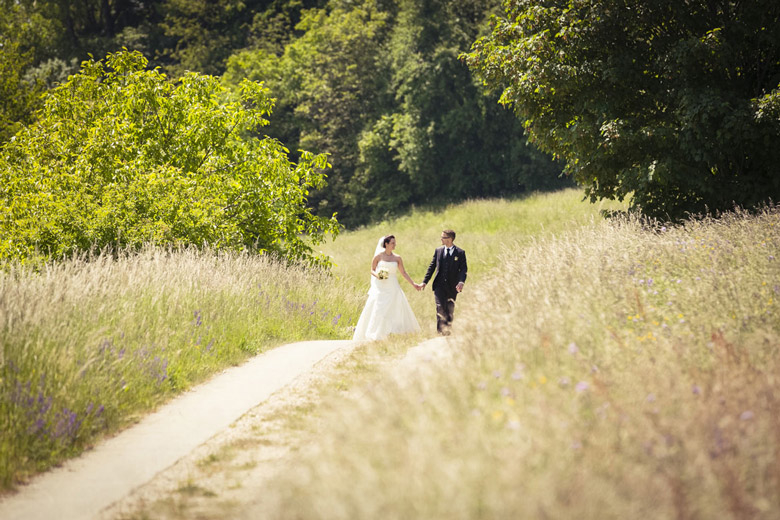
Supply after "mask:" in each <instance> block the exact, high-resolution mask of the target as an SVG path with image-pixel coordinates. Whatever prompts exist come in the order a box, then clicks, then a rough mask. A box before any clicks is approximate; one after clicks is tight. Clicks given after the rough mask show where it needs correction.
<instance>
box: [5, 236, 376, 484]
mask: <svg viewBox="0 0 780 520" xmlns="http://www.w3.org/2000/svg"><path fill="white" fill-rule="evenodd" d="M360 305H361V295H360V294H359V293H358V292H356V291H353V290H351V288H349V287H347V286H344V284H343V283H341V282H339V281H338V280H337V279H335V278H334V277H331V276H328V275H326V274H324V273H322V272H317V271H313V270H304V269H301V268H291V267H285V266H282V265H279V264H276V263H273V262H271V261H269V260H267V259H265V258H263V257H257V256H249V255H238V254H216V253H213V252H209V251H205V252H196V251H177V252H170V251H164V250H156V249H149V250H147V251H144V252H143V253H141V254H138V255H135V254H134V255H124V256H121V257H120V258H118V259H115V258H112V257H111V256H110V255H100V256H96V257H91V258H82V259H73V260H70V261H65V262H61V263H56V264H54V263H52V264H49V265H47V266H45V268H43V269H42V270H41V271H40V272H35V271H32V270H30V269H27V268H23V267H18V266H16V267H14V266H7V269H5V270H0V344H1V345H2V350H1V351H0V431H2V437H0V482H2V485H3V487H7V486H11V485H13V484H14V483H15V482H18V481H20V480H24V479H25V477H26V476H27V475H29V474H31V473H34V472H36V471H40V470H43V469H46V468H47V467H49V466H51V465H52V464H55V463H57V462H58V461H60V460H62V459H63V458H65V457H68V456H71V455H73V454H75V453H78V452H79V451H81V450H82V449H83V448H84V447H85V446H86V445H88V444H89V443H90V442H93V441H94V439H95V438H96V437H98V436H99V435H101V434H103V433H105V432H110V431H113V430H116V429H117V428H119V427H121V426H122V425H124V424H127V423H128V421H132V420H133V417H134V416H135V415H136V414H141V413H144V412H146V411H148V410H149V409H151V408H153V407H154V406H156V405H157V404H159V403H161V402H162V401H163V400H165V399H166V398H167V397H169V396H171V395H173V394H175V393H177V392H179V391H181V390H182V389H185V388H188V387H190V386H191V385H193V384H195V383H197V382H200V381H203V380H204V379H205V378H207V377H208V376H209V375H211V374H213V373H214V372H216V371H218V370H219V369H221V368H224V367H225V366H229V365H233V364H237V363H240V362H241V361H243V360H244V359H246V358H247V357H249V356H252V355H255V354H257V353H259V352H261V351H263V350H266V349H268V348H270V347H273V346H276V345H278V344H281V343H287V342H292V341H298V340H306V339H327V338H333V339H343V338H349V337H350V336H351V334H352V328H354V324H355V322H356V321H357V313H358V312H359V309H360Z"/></svg>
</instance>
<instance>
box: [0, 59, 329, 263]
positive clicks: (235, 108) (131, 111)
mask: <svg viewBox="0 0 780 520" xmlns="http://www.w3.org/2000/svg"><path fill="white" fill-rule="evenodd" d="M146 66H147V60H146V59H145V58H144V57H143V56H142V55H141V54H140V53H138V52H118V53H114V54H110V55H109V56H108V57H107V59H106V62H105V64H104V63H102V62H99V61H94V60H89V61H86V62H84V63H83V64H82V67H83V68H82V70H81V72H80V73H79V74H78V75H75V76H73V77H71V78H70V80H69V81H68V82H67V83H65V84H63V85H61V86H59V87H57V88H55V89H54V90H53V91H51V93H50V95H48V96H47V98H46V100H45V106H44V109H43V112H42V114H41V117H40V119H39V121H37V122H36V123H35V124H33V125H30V126H29V127H26V128H24V129H23V130H21V131H20V132H19V133H18V134H17V136H16V139H14V140H13V141H10V142H9V143H7V144H6V145H5V146H4V147H3V148H2V154H1V155H0V258H22V259H23V258H26V257H29V256H31V255H35V254H44V255H48V256H52V257H60V256H62V255H68V254H71V253H73V252H76V251H83V250H86V249H89V248H92V247H103V246H117V247H128V246H129V247H137V246H140V245H141V244H143V243H146V242H155V243H158V244H172V245H187V244H195V245H203V244H209V245H210V246H212V247H215V248H224V249H244V248H246V249H251V250H256V251H259V252H265V253H268V254H274V255H278V256H280V257H283V258H286V259H288V260H291V261H304V262H308V263H312V264H323V265H324V264H326V263H327V260H326V259H324V258H321V257H319V256H317V255H315V254H314V253H313V249H312V245H314V244H317V243H320V242H321V241H322V240H324V238H325V236H326V234H327V233H333V234H336V233H338V230H339V225H338V223H337V222H336V220H335V216H334V217H332V218H322V217H317V216H314V215H313V214H312V213H311V211H310V210H309V208H308V207H307V198H308V192H309V190H312V189H316V188H321V187H322V185H323V184H324V182H325V175H324V174H323V173H322V172H323V170H324V169H325V168H326V167H327V166H328V164H327V160H326V157H325V156H323V155H317V156H315V155H312V154H310V153H307V152H302V155H301V159H300V161H299V162H298V163H297V164H293V163H291V162H290V161H289V159H288V155H287V154H288V151H287V149H286V148H285V147H284V146H283V145H282V144H281V143H280V142H278V141H276V140H274V139H271V138H265V139H258V138H257V137H255V135H256V132H257V128H258V127H261V126H263V125H265V124H266V123H267V121H266V119H265V117H266V116H267V115H268V114H270V111H271V108H272V104H273V102H272V100H271V99H270V98H269V97H268V93H267V91H266V90H265V89H264V88H263V87H262V85H261V84H258V83H254V82H250V81H244V82H242V84H241V85H240V89H239V97H238V99H233V98H231V97H230V96H229V95H228V92H226V91H225V89H224V88H223V87H221V86H220V83H219V80H218V79H217V78H214V77H212V76H203V75H199V74H196V73H190V74H186V75H185V76H183V77H182V78H181V79H180V80H178V81H177V82H176V83H173V82H170V81H168V80H167V78H166V77H165V76H164V75H163V74H161V73H160V72H159V71H158V70H147V69H146Z"/></svg>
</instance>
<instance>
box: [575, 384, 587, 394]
mask: <svg viewBox="0 0 780 520" xmlns="http://www.w3.org/2000/svg"><path fill="white" fill-rule="evenodd" d="M588 388H590V385H589V384H588V382H587V381H580V382H579V383H577V384H576V385H575V386H574V390H576V391H577V393H578V394H581V393H582V392H584V391H586V390H587V389H588Z"/></svg>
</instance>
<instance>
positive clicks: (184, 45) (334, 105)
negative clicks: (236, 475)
mask: <svg viewBox="0 0 780 520" xmlns="http://www.w3.org/2000/svg"><path fill="white" fill-rule="evenodd" d="M3 2H4V3H3ZM0 3H3V4H2V5H3V7H5V8H7V9H9V10H11V11H13V12H14V13H15V15H14V16H15V20H16V21H15V22H14V23H13V24H10V25H8V27H9V29H8V30H5V32H4V29H3V28H2V27H0V35H2V34H5V33H7V34H8V35H9V36H8V37H9V38H10V39H11V40H12V41H15V42H19V45H20V52H25V53H27V54H26V56H29V59H27V61H24V62H20V61H19V60H17V62H16V63H17V64H18V66H17V69H16V73H15V74H14V85H16V87H13V88H9V89H7V90H8V92H7V94H6V93H2V92H0V97H2V98H3V99H4V100H8V101H9V102H10V101H12V102H14V103H17V102H16V99H21V98H20V97H18V96H14V93H18V92H21V89H22V88H27V89H28V90H29V89H32V88H33V87H34V86H35V85H38V86H46V87H48V88H51V87H52V86H54V85H56V84H57V83H58V82H63V81H65V79H66V78H67V76H68V74H72V73H74V72H76V71H77V70H78V62H79V60H82V59H84V58H85V57H86V53H87V52H90V53H92V54H93V55H95V56H104V55H106V53H108V52H115V51H117V50H119V49H120V48H121V47H122V46H124V47H127V48H128V49H133V50H139V51H141V52H143V53H144V54H145V55H146V56H148V57H149V59H150V61H151V63H152V65H153V66H159V67H160V68H161V70H162V71H164V72H165V73H166V74H167V76H168V77H169V78H177V77H180V76H183V75H185V74H186V73H187V71H197V72H199V73H203V74H212V75H220V74H223V73H224V78H225V84H226V85H227V86H229V87H230V88H231V89H234V90H238V86H239V85H240V84H241V81H242V80H243V79H244V78H247V77H248V78H250V79H253V80H255V81H263V82H264V83H265V85H266V87H267V88H269V89H270V94H271V95H272V96H273V97H274V98H276V100H277V104H276V108H275V110H274V120H273V121H272V124H270V125H269V126H267V127H265V128H264V132H265V133H267V134H268V135H270V136H272V137H274V138H276V139H278V140H280V141H281V142H284V143H286V144H287V145H288V146H289V148H290V149H291V150H293V154H296V155H295V156H296V157H297V153H298V152H297V149H298V148H303V149H306V150H312V151H315V152H318V153H328V154H329V160H330V162H331V163H332V164H333V168H332V169H331V170H330V172H329V175H328V184H327V185H326V186H323V187H322V188H321V189H316V190H312V192H311V193H310V197H309V201H310V204H311V205H312V210H313V212H314V213H315V214H317V215H323V216H329V215H331V214H332V213H333V212H338V214H339V220H340V221H341V222H342V223H345V224H347V225H349V226H356V225H360V224H363V223H366V222H369V221H371V220H375V219H378V218H384V217H385V216H386V215H388V214H392V213H395V212H397V211H399V210H402V209H404V208H407V207H409V206H410V205H414V204H430V203H436V202H451V201H453V200H460V199H465V198H474V197H483V196H505V195H510V196H511V195H513V194H518V193H524V192H528V191H531V190H537V189H550V188H554V187H557V186H562V185H566V184H568V182H567V180H565V179H561V178H559V174H560V170H561V166H560V165H558V164H556V163H554V162H552V161H551V160H550V158H549V157H548V156H546V155H544V154H542V153H540V152H538V151H536V150H535V149H533V148H531V147H528V146H527V143H526V139H525V137H524V136H523V128H522V124H521V122H520V121H518V120H517V119H516V117H515V116H514V114H513V113H512V112H511V111H510V110H507V109H505V108H503V107H501V106H499V105H498V104H497V100H498V91H494V92H491V91H488V90H486V89H484V88H483V87H481V86H480V85H479V83H478V82H477V81H475V80H474V79H473V78H472V75H471V73H470V72H469V70H468V67H466V66H465V64H463V63H462V62H461V61H460V60H459V59H458V55H459V54H460V53H462V52H464V51H466V50H468V48H469V46H470V45H471V43H472V42H473V41H474V40H475V39H476V38H477V36H478V35H479V34H480V33H481V32H483V31H484V30H485V29H486V28H487V23H486V20H487V16H488V14H489V13H490V12H491V11H493V10H495V9H496V8H497V7H498V3H499V0H467V1H465V0H462V1H458V2H455V1H453V0H402V1H390V0H358V1H346V0H244V1H238V0H215V1H213V2H204V1H195V2H190V1H183V0H153V1H148V2H147V1H144V2H127V1H124V0H84V1H83V2H80V3H78V4H75V3H68V2H60V1H59V0H39V1H36V2H33V1H29V0H21V1H19V2H17V1H15V0H13V1H12V0H0ZM22 26H25V27H28V29H29V30H27V31H26V32H24V33H22V32H20V31H17V30H12V29H10V27H22ZM36 35H45V37H38V36H36ZM4 52H5V51H4V50H0V54H3V53H4ZM17 87H18V88H17ZM17 104H18V103H17ZM25 106H28V105H25ZM33 109H34V107H30V108H29V109H26V108H22V109H21V111H20V110H16V111H15V112H14V114H13V115H10V116H9V119H12V120H14V121H18V122H19V124H18V125H15V126H14V128H12V129H9V130H8V131H7V132H6V135H5V137H6V139H7V138H8V137H10V135H12V134H13V133H15V132H16V131H18V128H19V125H21V124H25V123H27V124H29V122H30V120H31V119H32V111H33ZM23 116H24V117H23ZM3 140H4V138H3V136H2V135H0V143H2V142H3Z"/></svg>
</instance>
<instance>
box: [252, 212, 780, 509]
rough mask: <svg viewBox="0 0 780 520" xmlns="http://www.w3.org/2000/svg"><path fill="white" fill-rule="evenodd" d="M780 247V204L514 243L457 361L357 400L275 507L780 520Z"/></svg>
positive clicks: (462, 318)
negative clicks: (755, 211)
mask: <svg viewBox="0 0 780 520" xmlns="http://www.w3.org/2000/svg"><path fill="white" fill-rule="evenodd" d="M399 234H400V233H399ZM778 262H780V211H778V209H768V210H766V211H764V212H763V213H761V214H759V215H757V216H750V215H745V214H740V213H737V214H732V215H727V216H724V217H723V218H721V219H719V220H711V219H707V220H701V221H691V222H688V223H686V224H685V225H682V226H679V227H674V228H669V229H667V228H648V227H644V226H643V225H641V224H640V223H639V222H636V221H632V220H623V221H612V222H594V223H592V224H589V225H586V226H583V227H580V228H579V229H572V230H571V231H566V232H561V233H557V234H556V235H555V236H547V237H541V238H538V239H534V240H531V241H523V242H520V243H518V244H517V245H516V246H515V247H510V248H507V249H506V250H505V251H504V252H503V254H502V255H501V259H500V264H499V265H498V267H497V269H496V270H495V271H494V273H493V274H492V276H487V275H486V276H485V278H484V280H483V281H482V283H481V284H480V287H478V288H477V289H475V292H474V294H472V295H471V297H470V298H464V299H463V302H462V303H460V301H459V305H460V308H459V310H458V313H459V315H458V317H457V318H456V322H455V327H456V328H455V332H454V335H453V336H452V337H451V339H452V343H450V344H449V348H451V349H452V360H451V362H449V363H445V364H443V365H442V366H441V367H439V368H436V369H432V370H430V371H429V372H428V373H427V376H426V377H424V378H419V379H417V380H412V381H411V382H408V381H406V382H403V383H402V382H398V381H396V380H395V379H393V378H387V379H385V380H384V381H382V382H380V383H379V384H374V385H372V386H371V388H370V389H365V390H364V391H361V392H360V393H359V395H357V396H355V397H354V398H347V399H343V400H337V401H336V402H335V404H333V405H332V406H331V407H330V409H329V410H328V411H327V412H326V413H325V414H324V417H323V418H322V419H321V421H319V422H318V423H317V424H318V433H317V442H316V443H315V444H314V445H313V446H312V447H311V448H310V449H307V450H305V452H304V453H302V454H301V455H300V459H299V461H298V462H299V463H298V464H296V465H292V464H291V465H290V466H291V467H294V468H295V470H291V471H290V472H289V473H286V474H285V475H283V476H282V478H280V479H279V480H277V481H275V482H274V483H273V485H272V486H271V487H270V488H266V489H263V496H264V498H266V497H276V498H275V499H268V498H266V500H264V502H265V503H267V504H269V509H270V510H269V511H267V512H266V513H267V514H266V517H267V518H284V519H290V518H296V519H297V518H301V519H302V518H306V519H314V518H328V519H338V518H361V519H371V518H377V519H378V518H382V519H409V518H426V519H429V518H430V519H437V518H441V519H448V520H451V519H474V518H584V519H587V518H593V519H603V518H652V519H661V518H735V519H742V518H758V519H763V518H766V519H770V518H778V517H780V376H778V374H780V305H778V298H780V264H779V263H778Z"/></svg>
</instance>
